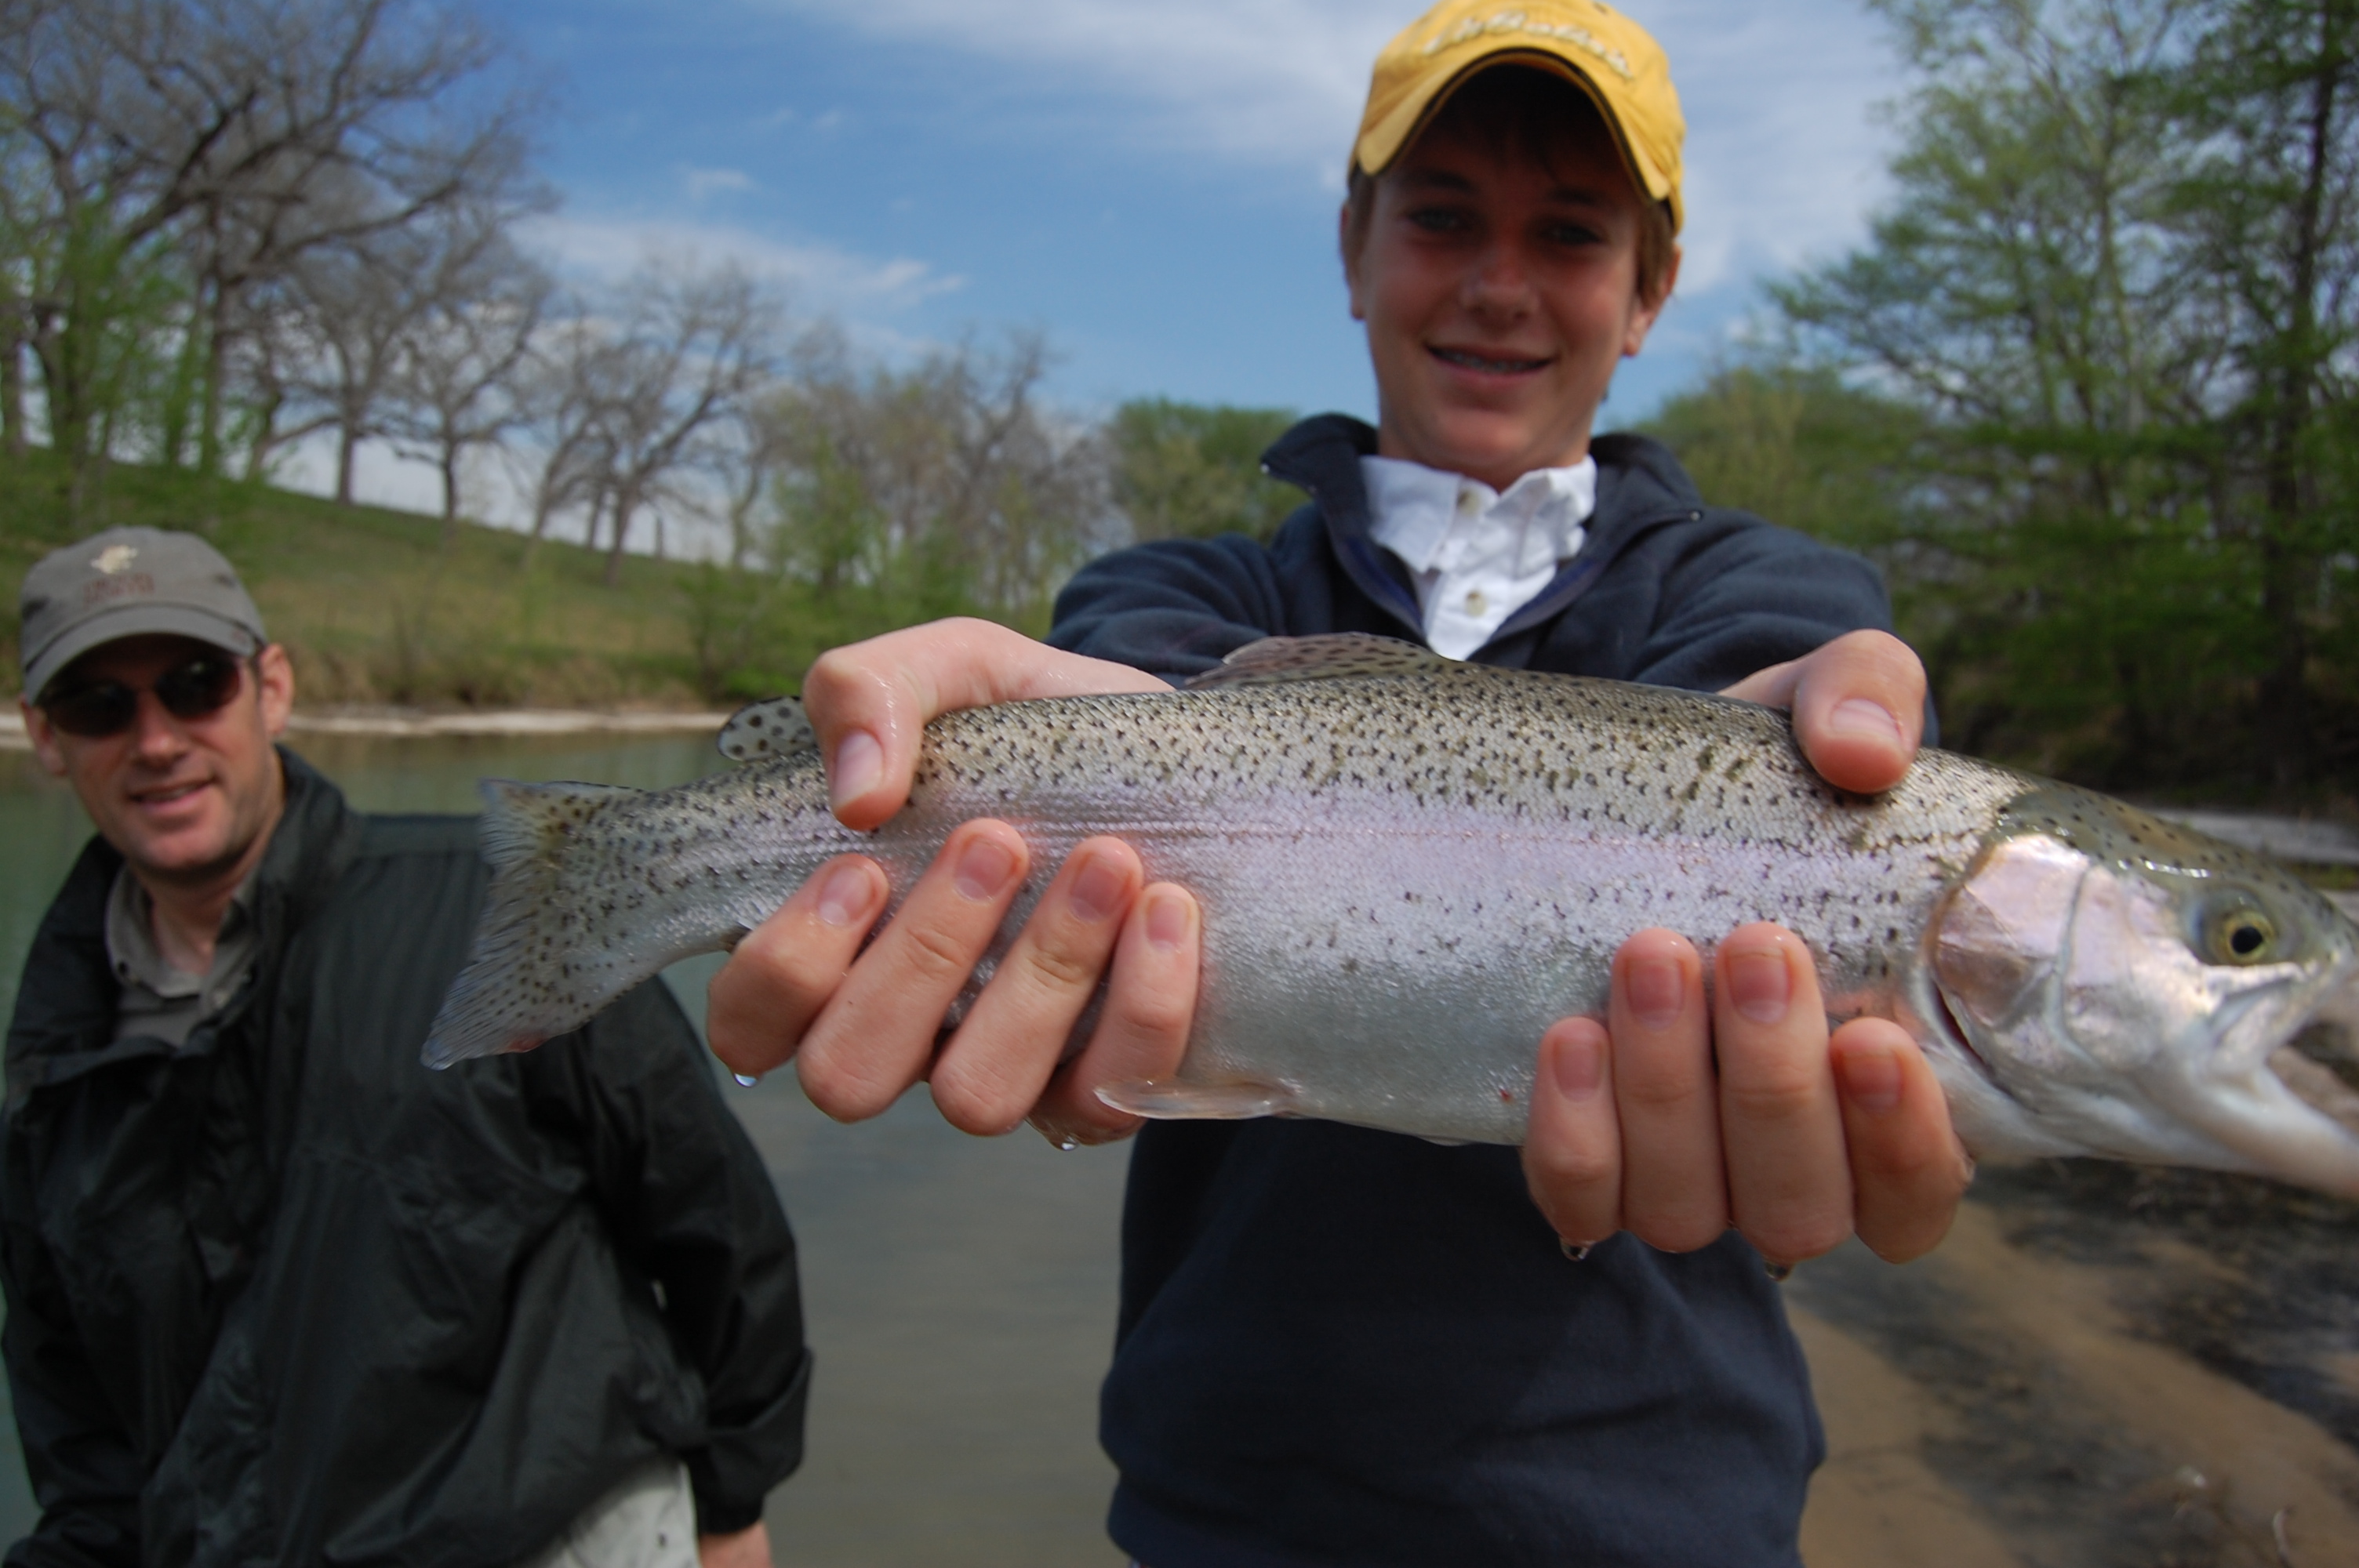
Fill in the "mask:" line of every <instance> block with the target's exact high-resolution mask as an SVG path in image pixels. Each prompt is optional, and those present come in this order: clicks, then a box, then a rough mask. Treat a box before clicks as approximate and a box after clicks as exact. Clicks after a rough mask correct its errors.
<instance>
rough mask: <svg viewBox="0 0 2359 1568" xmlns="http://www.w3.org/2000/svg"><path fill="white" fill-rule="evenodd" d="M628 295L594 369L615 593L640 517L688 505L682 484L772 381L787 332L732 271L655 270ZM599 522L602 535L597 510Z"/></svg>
mask: <svg viewBox="0 0 2359 1568" xmlns="http://www.w3.org/2000/svg"><path fill="white" fill-rule="evenodd" d="M620 297H621V302H622V308H621V311H620V313H619V319H617V320H616V322H615V324H614V334H613V338H612V340H611V342H610V344H609V351H608V352H607V353H605V354H603V355H601V356H597V357H596V358H595V360H594V361H593V365H594V369H595V372H596V376H597V379H599V380H600V381H602V382H603V393H602V395H601V398H600V401H601V402H602V403H603V412H602V414H601V415H600V416H599V418H598V421H597V422H598V424H599V426H600V427H601V433H600V436H599V437H598V438H597V442H596V444H597V446H598V447H599V448H600V449H602V451H603V458H604V471H603V474H602V475H601V476H600V483H601V486H602V488H603V491H604V492H605V494H606V496H607V498H608V513H609V517H610V523H609V531H610V533H611V535H612V538H613V542H612V544H611V545H610V546H609V547H608V550H607V553H606V581H607V582H608V583H609V584H610V585H611V584H613V583H615V582H618V581H620V580H621V577H622V569H623V554H624V551H625V548H626V547H627V546H628V544H629V541H630V534H631V526H632V524H633V523H634V522H636V519H637V517H638V514H639V512H640V509H641V508H643V507H645V506H647V505H648V504H650V503H661V502H665V501H679V500H681V499H683V498H684V492H683V491H682V489H681V488H680V487H679V484H678V483H677V482H676V481H679V479H680V478H681V477H682V475H683V470H688V469H690V467H691V466H692V465H693V464H694V463H695V462H696V461H697V460H699V459H700V458H701V457H702V456H703V455H704V451H705V448H706V445H707V444H708V443H709V442H711V441H712V438H714V436H715V434H716V432H717V431H718V430H719V429H720V428H721V427H723V425H724V424H725V422H727V421H728V420H730V419H732V418H733V417H734V416H736V414H737V413H738V411H739V410H740V409H741V408H742V407H743V406H745V403H746V401H747V400H748V399H750V398H751V397H752V396H753V395H755V394H756V392H757V391H758V390H759V389H760V388H761V387H762V386H763V385H764V384H766V383H767V381H768V380H769V378H770V375H771V373H772V370H773V368H774V366H775V363H776V360H777V346H776V345H777V337H778V333H779V329H780V325H781V317H780V312H779V309H778V307H777V304H776V302H775V301H773V300H772V299H771V298H770V297H768V296H767V295H766V294H765V293H764V292H763V290H762V289H761V287H759V286H758V285H756V283H755V282H754V280H753V279H752V278H750V277H748V276H745V273H743V272H741V271H739V270H738V269H736V268H735V267H732V266H723V267H718V268H714V269H712V270H710V271H703V270H699V269H696V268H693V267H690V266H686V265H658V264H653V263H651V264H649V265H647V266H645V267H643V268H641V269H640V271H639V272H638V273H637V274H636V276H633V277H632V278H631V279H630V280H629V281H628V282H626V283H625V285H624V286H623V287H622V289H621V290H620ZM595 523H596V517H595V514H594V512H593V514H592V527H593V529H594V526H595ZM595 543H596V541H595V538H594V535H593V537H592V545H593V546H594V544H595Z"/></svg>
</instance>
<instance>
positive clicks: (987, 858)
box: [957, 834, 1016, 903]
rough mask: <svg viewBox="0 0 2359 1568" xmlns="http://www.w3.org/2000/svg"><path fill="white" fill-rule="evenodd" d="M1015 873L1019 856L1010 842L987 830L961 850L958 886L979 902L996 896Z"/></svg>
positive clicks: (964, 894) (987, 900)
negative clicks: (1014, 853) (1012, 852)
mask: <svg viewBox="0 0 2359 1568" xmlns="http://www.w3.org/2000/svg"><path fill="white" fill-rule="evenodd" d="M1015 875H1016V857H1015V856H1014V855H1013V854H1011V853H1009V852H1008V849H1007V846H1006V845H1005V844H1003V843H1001V842H1000V841H999V840H998V839H996V838H992V837H990V836H989V835H988V834H985V835H982V836H980V837H977V838H973V839H972V840H970V841H969V842H968V844H967V847H966V848H965V849H963V850H962V851H961V852H960V854H959V862H958V877H957V883H958V890H959V892H960V893H961V894H962V895H963V896H964V897H967V898H971V899H973V901H974V902H975V903H989V902H991V901H992V900H993V899H995V898H997V897H998V896H999V894H1000V891H1001V890H1002V889H1004V888H1006V886H1007V883H1008V881H1009V879H1011V878H1013V877H1014V876H1015Z"/></svg>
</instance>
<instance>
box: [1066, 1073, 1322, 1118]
mask: <svg viewBox="0 0 2359 1568" xmlns="http://www.w3.org/2000/svg"><path fill="white" fill-rule="evenodd" d="M1098 1098H1100V1099H1102V1100H1103V1101H1104V1102H1105V1103H1106V1104H1108V1105H1110V1106H1112V1107H1114V1109H1116V1110H1122V1111H1128V1112H1129V1113H1130V1114H1131V1115H1133V1116H1143V1117H1147V1119H1150V1120H1154V1121H1246V1120H1250V1119H1253V1118H1254V1117H1256V1116H1291V1115H1292V1114H1294V1108H1295V1103H1296V1096H1295V1092H1294V1090H1293V1088H1292V1087H1290V1086H1288V1085H1286V1084H1252V1083H1247V1084H1180V1083H1170V1082H1165V1083H1147V1082H1144V1081H1133V1082H1130V1083H1124V1084H1107V1085H1105V1086H1104V1087H1102V1088H1100V1089H1099V1090H1098Z"/></svg>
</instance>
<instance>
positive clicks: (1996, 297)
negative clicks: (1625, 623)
mask: <svg viewBox="0 0 2359 1568" xmlns="http://www.w3.org/2000/svg"><path fill="white" fill-rule="evenodd" d="M1871 4H1872V6H1873V9H1875V11H1876V12H1877V13H1879V14H1880V15H1881V16H1883V17H1884V18H1885V19H1886V21H1887V22H1888V23H1889V24H1890V25H1891V26H1892V27H1893V28H1894V30H1895V32H1896V35H1897V38H1898V40H1899V42H1900V44H1901V47H1902V49H1903V52H1904V54H1905V56H1906V59H1907V62H1908V65H1909V66H1910V67H1912V68H1913V70H1914V72H1915V80H1916V82H1917V85H1916V86H1915V87H1914V88H1913V89H1912V90H1911V91H1910V92H1908V94H1907V95H1906V96H1905V97H1904V98H1903V99H1902V100H1901V101H1900V103H1899V104H1898V109H1899V111H1900V112H1899V114H1898V124H1900V126H1901V127H1902V130H1903V135H1904V139H1903V145H1902V148H1901V151H1900V154H1899V156H1898V157H1897V160H1896V161H1895V163H1894V165H1893V167H1892V174H1893V178H1894V185H1895V192H1894V196H1893V198H1892V200H1890V202H1889V203H1888V204H1887V206H1886V208H1885V210H1884V211H1883V212H1882V214H1881V215H1880V217H1879V218H1878V219H1877V220H1876V222H1875V225H1874V229H1873V232H1872V236H1871V238H1870V240H1869V242H1868V243H1866V244H1865V245H1864V247H1862V248H1861V249H1860V250H1859V251H1857V252H1856V253H1855V254H1852V255H1849V256H1847V257H1844V258H1843V259H1841V260H1839V261H1837V262H1834V263H1832V265H1824V266H1821V267H1819V268H1817V269H1815V270H1812V271H1809V272H1806V273H1804V274H1802V275H1800V276H1797V277H1795V278H1792V279H1791V280H1789V281H1788V282H1786V283H1785V284H1783V285H1781V286H1779V287H1777V288H1775V289H1774V290H1773V304H1774V310H1773V313H1772V314H1773V318H1774V319H1773V320H1772V322H1771V323H1770V326H1771V328H1772V330H1770V331H1769V332H1768V333H1767V334H1766V336H1767V341H1768V342H1769V343H1770V344H1771V345H1772V346H1771V347H1770V349H1769V350H1768V351H1765V352H1762V353H1760V354H1758V355H1756V357H1755V358H1754V359H1753V360H1752V361H1750V362H1745V363H1743V364H1740V365H1738V366H1735V367H1734V368H1730V369H1728V370H1726V371H1724V372H1723V373H1721V374H1719V375H1718V376H1716V377H1714V378H1713V379H1712V381H1711V382H1710V384H1707V385H1706V386H1704V387H1702V388H1701V389H1699V390H1698V391H1696V392H1694V393H1692V394H1690V395H1687V396H1684V397H1681V398H1678V399H1675V400H1673V401H1672V402H1671V403H1670V404H1669V406H1666V408H1665V409H1664V410H1663V412H1662V413H1661V415H1660V416H1659V417H1658V419H1657V420H1656V421H1655V428H1656V429H1657V431H1658V433H1659V434H1662V435H1664V436H1665V437H1667V438H1669V439H1670V440H1671V441H1672V442H1673V443H1674V444H1675V445H1676V446H1677V447H1678V448H1679V449H1680V451H1681V453H1682V455H1683V456H1684V457H1685V458H1686V460H1687V461H1688V463H1689V465H1690V468H1691V469H1692V470H1694V471H1695V474H1696V477H1697V479H1698V480H1699V481H1701V483H1702V485H1703V488H1704V490H1705V492H1706V493H1707V494H1711V495H1712V496H1714V497H1715V499H1726V500H1731V501H1734V502H1735V503H1739V504H1748V505H1753V506H1755V507H1756V508H1757V509H1758V510H1760V511H1762V512H1763V513H1764V514H1767V515H1769V516H1771V517H1774V518H1777V519H1778V520H1780V521H1784V522H1788V523H1791V524H1796V525H1799V526H1803V527H1807V528H1810V529H1811V530H1813V531H1815V532H1819V533H1821V534H1823V535H1828V536H1830V537H1832V538H1834V539H1837V540H1840V541H1842V542H1843V543H1846V544H1850V545H1852V546H1856V547H1859V548H1861V549H1864V550H1865V551H1867V552H1868V553H1869V554H1871V555H1872V556H1874V557H1876V558H1877V559H1878V560H1879V561H1880V562H1881V563H1882V564H1883V565H1884V566H1885V568H1886V571H1887V572H1888V574H1889V576H1890V579H1891V581H1892V584H1893V587H1894V590H1895V598H1896V600H1897V608H1898V611H1899V614H1900V617H1901V624H1902V630H1903V632H1904V633H1905V634H1906V635H1908V637H1909V639H1910V640H1911V641H1912V642H1914V643H1916V644H1917V646H1918V647H1919V649H1921V650H1922V651H1923V652H1924V654H1925V656H1926V660H1927V664H1928V665H1929V667H1930V671H1931V674H1932V676H1933V681H1934V685H1935V688H1936V693H1937V696H1938V698H1939V700H1940V708H1941V712H1942V717H1943V721H1944V725H1945V730H1946V733H1947V738H1948V740H1949V741H1950V743H1951V744H1952V745H1955V746H1959V747H1962V749H1965V750H1969V751H1973V752H1983V753H1985V754H1991V755H1997V756H2003V757H2007V758H2010V759H2015V760H2018V761H2021V762H2027V763H2029V764H2031V765H2034V766H2037V767H2040V768H2043V769H2045V770H2047V771H2049V772H2053V773H2062V774H2065V775H2068V776H2071V777H2073V778H2075V779H2080V780H2083V781H2086V782H2090V783H2093V784H2101V785H2105V786H2110V787H2115V788H2126V789H2153V788H2172V787H2177V788H2185V789H2202V790H2218V789H2222V788H2232V789H2233V788H2239V787H2241V788H2246V789H2251V790H2254V791H2256V792H2263V791H2265V792H2268V793H2273V794H2277V795H2282V796H2284V797H2287V798H2290V799H2308V800H2311V801H2318V800H2320V799H2321V798H2323V797H2329V796H2332V797H2336V798H2340V799H2341V800H2343V802H2344V803H2345V804H2346V806H2347V804H2348V803H2349V802H2350V800H2351V798H2352V796H2353V794H2354V786H2353V782H2352V781H2353V780H2354V778H2359V600H2354V595H2359V384H2354V373H2359V361H2354V346H2355V343H2359V341H2355V340H2354V331H2359V3H2354V0H1871Z"/></svg>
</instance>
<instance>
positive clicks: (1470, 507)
mask: <svg viewBox="0 0 2359 1568" xmlns="http://www.w3.org/2000/svg"><path fill="white" fill-rule="evenodd" d="M1458 510H1459V511H1461V512H1463V513H1464V514H1466V515H1467V516H1469V517H1472V516H1473V515H1474V514H1476V513H1477V512H1480V511H1482V510H1483V498H1482V497H1481V496H1479V495H1477V494H1475V493H1474V492H1473V491H1471V490H1462V491H1460V492H1458Z"/></svg>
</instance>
